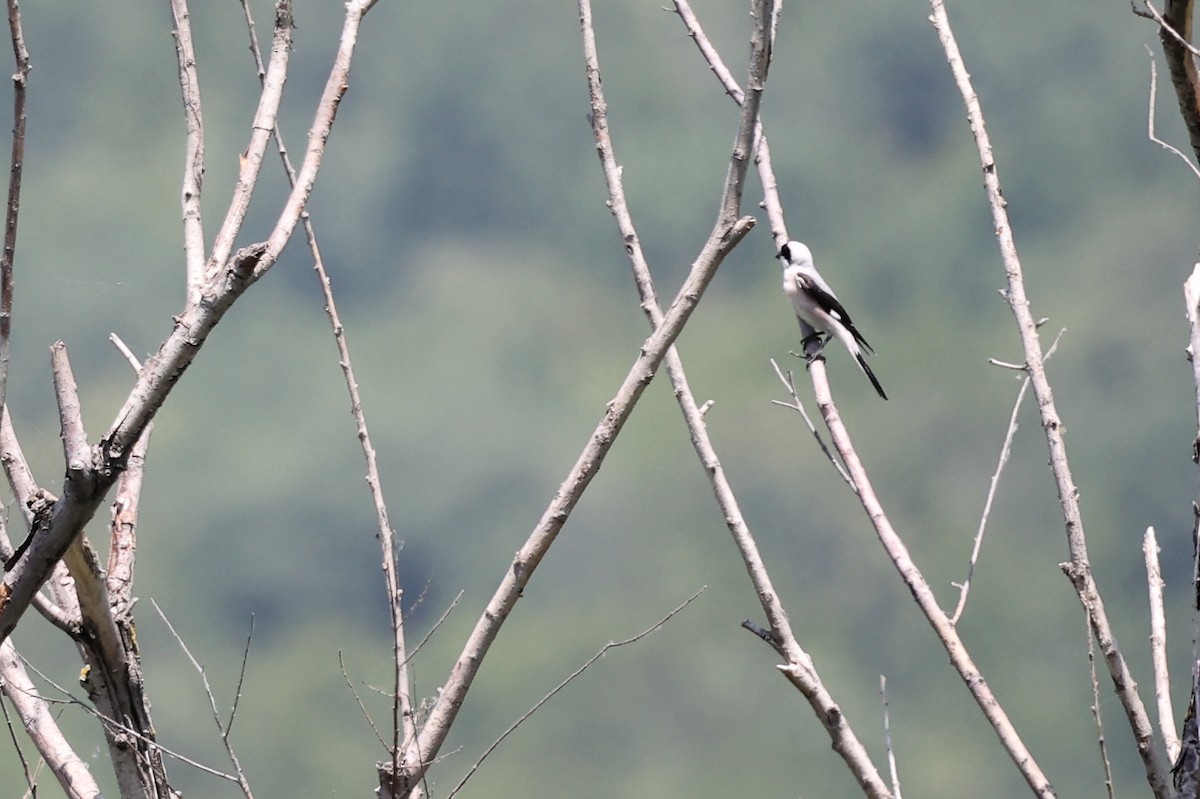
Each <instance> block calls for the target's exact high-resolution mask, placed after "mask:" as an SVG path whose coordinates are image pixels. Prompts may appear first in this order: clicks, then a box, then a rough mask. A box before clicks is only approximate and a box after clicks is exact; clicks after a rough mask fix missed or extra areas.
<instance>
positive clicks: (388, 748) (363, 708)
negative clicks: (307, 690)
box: [338, 649, 392, 754]
mask: <svg viewBox="0 0 1200 799" xmlns="http://www.w3.org/2000/svg"><path fill="white" fill-rule="evenodd" d="M338 667H339V668H340V669H341V670H342V679H343V680H345V681H346V687H347V688H349V689H350V694H351V695H352V696H353V697H354V701H355V702H357V703H358V709H359V710H361V711H362V714H363V718H364V719H366V720H367V726H368V727H370V728H371V732H373V733H375V739H376V740H377V741H379V746H380V748H382V749H383V751H385V752H388V753H389V754H390V753H391V750H392V747H391V746H390V745H389V744H388V742H387V741H385V740H383V735H382V734H380V732H379V728H378V727H376V726H375V719H373V718H371V712H370V711H369V710H367V705H366V703H364V702H363V700H362V697H361V696H359V693H358V689H357V688H355V687H354V683H353V682H351V681H350V675H349V674H348V673H347V672H346V661H345V659H344V658H343V657H342V650H340V649H339V650H338Z"/></svg>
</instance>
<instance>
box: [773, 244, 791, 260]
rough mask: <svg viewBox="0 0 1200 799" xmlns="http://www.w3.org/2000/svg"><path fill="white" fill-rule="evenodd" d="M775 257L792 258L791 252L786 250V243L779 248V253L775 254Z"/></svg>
mask: <svg viewBox="0 0 1200 799" xmlns="http://www.w3.org/2000/svg"><path fill="white" fill-rule="evenodd" d="M775 257H776V258H784V259H786V260H788V261H790V260H792V254H791V252H790V251H789V250H788V246H787V245H786V244H785V245H783V246H782V247H780V248H779V254H778V255H776V256H775Z"/></svg>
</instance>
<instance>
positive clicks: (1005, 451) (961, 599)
mask: <svg viewBox="0 0 1200 799" xmlns="http://www.w3.org/2000/svg"><path fill="white" fill-rule="evenodd" d="M1065 332H1067V329H1066V328H1065V327H1064V328H1063V329H1062V330H1060V331H1059V333H1058V337H1057V338H1055V339H1054V343H1053V344H1051V345H1050V349H1048V350H1047V351H1046V360H1049V359H1050V356H1051V355H1053V354H1054V351H1055V350H1056V349H1057V348H1058V342H1059V340H1060V339H1061V338H1062V335H1063V333H1065ZM988 360H989V361H990V362H992V363H995V364H997V365H1001V366H1008V364H1002V363H1000V362H997V361H996V359H995V358H989V359H988ZM1020 368H1021V369H1022V370H1023V369H1024V367H1020ZM1028 390H1029V375H1026V376H1025V378H1024V379H1023V380H1022V381H1021V388H1020V389H1018V390H1017V398H1016V400H1014V401H1013V409H1012V413H1011V414H1010V415H1009V417H1008V432H1006V433H1005V434H1004V443H1003V444H1002V445H1001V446H1000V458H999V460H998V461H997V462H996V471H994V472H992V479H991V481H990V482H989V483H988V492H987V498H986V499H984V501H983V512H982V513H981V514H980V515H979V527H978V528H977V529H976V531H975V541H974V543H973V544H972V545H971V557H970V559H969V560H968V561H967V576H966V578H965V579H964V580H963V581H962V582H961V583H956V584H954V585H956V586H957V588H958V604H957V605H956V606H955V607H954V614H953V615H952V616H951V617H950V623H951V624H954V625H957V624H958V622H959V619H961V618H962V614H963V610H964V609H965V608H966V606H967V594H968V593H969V592H970V590H971V579H972V578H973V577H974V576H975V564H976V563H978V562H979V552H980V549H981V548H982V547H983V532H984V530H985V529H987V522H988V517H989V516H990V515H991V512H992V502H993V501H994V500H995V499H996V489H997V488H998V487H999V485H1000V474H1001V472H1003V471H1004V465H1005V464H1006V463H1008V458H1009V455H1011V454H1012V443H1013V439H1014V438H1015V437H1016V435H1017V414H1018V412H1019V411H1020V410H1021V403H1022V402H1023V401H1024V400H1025V392H1026V391H1028Z"/></svg>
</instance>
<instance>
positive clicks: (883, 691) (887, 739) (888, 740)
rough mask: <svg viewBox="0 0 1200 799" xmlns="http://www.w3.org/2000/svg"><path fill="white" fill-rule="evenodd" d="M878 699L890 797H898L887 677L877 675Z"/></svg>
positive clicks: (897, 773)
mask: <svg viewBox="0 0 1200 799" xmlns="http://www.w3.org/2000/svg"><path fill="white" fill-rule="evenodd" d="M879 699H880V701H881V702H882V703H883V745H884V748H885V749H887V760H888V772H889V773H890V774H891V777H892V796H893V797H894V799H901V797H900V772H899V770H898V769H897V768H896V750H895V749H893V748H892V717H891V714H890V713H889V712H888V698H887V677H885V676H883V675H882V674H880V675H879Z"/></svg>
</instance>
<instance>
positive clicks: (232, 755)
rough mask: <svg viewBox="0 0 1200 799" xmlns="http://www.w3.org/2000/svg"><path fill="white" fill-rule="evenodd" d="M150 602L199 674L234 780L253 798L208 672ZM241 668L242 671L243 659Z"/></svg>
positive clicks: (247, 796)
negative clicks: (223, 720) (218, 705)
mask: <svg viewBox="0 0 1200 799" xmlns="http://www.w3.org/2000/svg"><path fill="white" fill-rule="evenodd" d="M150 604H151V605H153V606H154V611H155V612H156V613H157V614H158V617H159V618H160V619H162V620H163V624H165V625H167V629H168V630H169V631H170V632H171V637H172V638H174V639H175V642H176V643H177V644H179V648H180V649H181V650H182V651H183V654H184V655H185V656H186V657H187V659H188V661H189V662H190V663H191V664H192V668H194V669H195V670H196V673H197V674H199V675H200V683H201V685H203V686H204V695H205V696H206V697H208V707H209V710H211V711H212V716H213V723H215V724H216V725H217V731H218V732H219V733H220V734H221V744H222V745H223V746H224V747H225V754H226V756H227V757H228V758H229V762H230V763H232V764H233V769H234V774H235V776H236V782H237V784H238V785H239V786H240V787H241V789H242V794H243V795H244V796H245V797H246V799H254V794H253V793H252V792H251V791H250V782H249V781H248V780H247V779H246V774H245V772H243V771H242V762H241V760H239V759H238V756H237V752H235V751H234V749H233V744H232V743H231V742H230V740H229V729H228V728H227V727H226V725H225V724H224V723H223V722H222V721H221V711H220V710H218V709H217V698H216V697H215V696H214V695H213V692H212V686H210V685H209V684H208V674H207V673H206V672H205V670H204V666H203V665H201V663H200V661H198V660H196V657H195V656H194V655H193V654H192V650H190V649H189V648H188V645H187V643H185V642H184V640H183V638H182V636H180V635H179V633H178V632H177V631H176V630H175V625H173V624H171V620H170V619H168V618H167V614H165V613H163V609H162V608H160V607H159V606H158V602H157V601H155V600H154V599H153V598H151V599H150ZM246 646H247V650H248V649H249V642H247V644H246ZM242 668H243V671H244V669H245V662H244V661H243V664H242ZM238 687H239V691H240V688H241V680H240V678H239V680H238ZM235 707H236V704H235ZM229 720H230V723H232V722H233V712H231V713H230V719H229Z"/></svg>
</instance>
